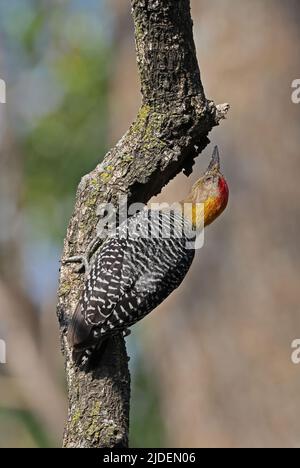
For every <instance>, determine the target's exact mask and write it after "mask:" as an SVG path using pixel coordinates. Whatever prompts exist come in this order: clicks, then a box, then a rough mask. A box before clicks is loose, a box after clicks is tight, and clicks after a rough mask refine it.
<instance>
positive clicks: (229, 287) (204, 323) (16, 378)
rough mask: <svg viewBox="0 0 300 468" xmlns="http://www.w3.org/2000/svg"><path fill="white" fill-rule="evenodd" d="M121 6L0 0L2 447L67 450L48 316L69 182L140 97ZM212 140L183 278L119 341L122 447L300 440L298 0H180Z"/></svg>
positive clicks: (113, 137) (122, 127)
mask: <svg viewBox="0 0 300 468" xmlns="http://www.w3.org/2000/svg"><path fill="white" fill-rule="evenodd" d="M129 3H130V2H129V0H109V1H108V0H106V1H105V0H52V1H50V0H10V1H9V2H8V1H4V0H0V78H1V79H3V80H5V81H6V86H7V94H6V101H7V102H6V104H0V339H2V340H5V342H6V347H7V349H6V351H7V363H6V364H0V447H49V446H50V447H55V446H60V445H61V437H62V431H63V424H64V419H65V416H66V392H65V381H64V371H63V361H62V357H61V355H60V345H59V339H58V327H57V323H56V316H55V305H56V290H57V282H58V269H59V257H60V254H61V250H62V241H63V237H64V234H65V231H66V227H67V223H68V220H69V217H70V215H71V213H72V206H73V203H74V197H75V190H76V187H77V184H78V182H79V180H80V178H81V176H82V175H84V174H85V173H87V172H89V171H90V170H91V169H92V168H94V166H95V165H96V164H97V163H98V162H99V161H101V159H102V158H103V156H104V155H105V152H106V150H108V149H109V147H110V146H112V145H113V144H115V143H116V141H117V140H118V139H119V138H120V137H121V136H122V134H123V133H124V132H125V131H126V129H127V128H128V126H129V124H130V123H131V122H132V120H133V119H134V117H135V115H136V112H137V109H138V107H139V104H140V93H139V82H138V76H137V68H136V62H135V51H134V38H133V25H132V21H131V17H130V4H129ZM191 4H192V16H193V20H194V34H195V41H196V47H197V52H198V57H199V61H200V67H201V75H202V81H203V84H204V87H205V91H206V95H207V97H208V98H212V99H214V100H215V101H216V102H219V103H222V102H230V104H231V106H232V109H231V111H230V114H229V117H228V119H227V121H226V122H224V123H222V125H221V126H220V127H219V128H216V129H214V130H213V132H212V133H211V139H212V144H211V146H210V147H208V148H207V149H206V150H205V152H204V154H203V157H202V158H199V161H198V162H197V164H196V165H195V168H194V172H193V175H192V176H191V177H190V179H187V178H186V177H185V176H184V175H182V174H181V175H179V176H178V177H177V178H176V179H174V180H173V181H172V182H171V183H170V184H169V185H168V187H167V188H165V189H164V190H163V192H162V193H161V194H160V196H159V197H158V198H159V200H164V201H175V200H177V199H179V197H183V196H184V195H185V193H186V191H187V190H188V188H189V187H190V185H191V183H193V182H194V181H195V180H196V178H197V177H198V176H199V174H200V172H201V170H202V168H204V167H205V166H206V165H207V162H208V157H209V155H210V153H211V149H212V146H213V144H219V146H220V149H221V154H222V164H223V172H224V173H225V174H226V176H227V178H228V181H229V185H230V189H231V198H230V204H229V206H228V209H227V211H226V213H225V214H224V215H223V216H222V217H221V219H220V220H218V221H217V222H216V223H215V224H214V225H213V226H212V227H210V228H209V229H208V230H207V232H206V239H205V246H204V248H203V249H202V250H200V251H199V252H198V253H197V257H196V260H195V262H194V264H193V267H192V269H191V271H190V272H189V274H188V277H187V279H186V280H185V282H184V283H183V285H182V287H181V288H180V289H179V290H178V291H177V292H175V293H174V294H172V296H171V297H170V298H169V299H168V300H167V301H166V302H165V303H164V304H163V305H162V306H161V307H160V308H159V309H157V310H156V311H155V312H153V313H152V314H151V316H150V317H147V318H146V319H145V320H143V321H142V323H140V324H138V325H136V326H135V327H134V333H132V334H131V336H130V337H129V338H128V339H127V343H128V350H129V354H130V355H131V361H130V366H131V372H132V381H133V391H132V403H131V434H130V438H131V446H132V447H166V446H169V447H193V446H194V447H203V446H204V447H278V446H280V447H288V446H289V447H299V446H300V397H299V395H300V365H299V366H297V365H294V364H292V362H291V342H292V341H293V340H294V339H295V338H300V310H299V308H300V306H299V280H300V269H299V261H300V251H299V244H298V242H299V232H300V205H299V199H300V184H299V181H298V177H299V173H300V158H299V155H300V153H299V146H300V132H299V125H300V105H296V104H293V103H292V101H291V93H292V90H291V83H292V81H293V80H294V79H297V78H300V56H299V45H300V28H299V21H300V4H299V1H297V0H286V1H285V2H282V1H280V0H265V1H264V2H262V1H261V0H252V1H251V2H249V1H247V0H242V1H241V0H192V1H191Z"/></svg>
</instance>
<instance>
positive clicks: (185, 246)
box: [66, 146, 229, 369]
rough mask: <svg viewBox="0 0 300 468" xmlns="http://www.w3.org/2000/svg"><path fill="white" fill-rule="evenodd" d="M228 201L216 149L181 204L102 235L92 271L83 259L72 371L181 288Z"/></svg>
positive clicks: (72, 331) (71, 336)
mask: <svg viewBox="0 0 300 468" xmlns="http://www.w3.org/2000/svg"><path fill="white" fill-rule="evenodd" d="M228 198H229V188H228V184H227V181H226V179H225V177H224V176H223V174H222V173H221V170H220V156H219V150H218V147H217V146H216V147H215V148H214V151H213V155H212V158H211V161H210V164H209V166H208V168H207V170H206V171H205V172H204V173H203V174H202V175H201V177H200V178H199V179H198V180H197V182H196V183H195V184H194V185H193V186H192V189H191V191H190V193H189V194H188V195H187V197H186V198H185V199H183V200H181V201H179V202H178V203H177V204H175V205H174V206H171V207H170V208H165V207H164V208H162V209H151V207H147V208H145V209H143V210H141V211H139V212H138V213H136V214H135V215H134V216H132V217H130V218H128V219H126V220H125V221H123V222H122V223H121V224H120V225H119V226H118V227H117V228H116V229H115V230H114V231H113V232H112V233H111V234H109V235H108V236H107V238H106V239H105V241H104V242H103V243H102V245H101V247H100V248H99V249H98V250H97V251H96V253H95V254H94V256H93V258H92V260H91V263H90V266H87V261H85V262H84V264H85V266H86V269H87V268H88V272H87V277H86V280H85V283H84V287H83V291H82V293H81V297H80V300H79V302H78V304H77V307H76V309H75V312H74V314H73V316H72V318H71V321H70V324H69V327H68V332H67V340H68V343H69V346H70V348H71V349H72V358H73V361H74V363H75V365H76V366H78V367H79V368H81V369H88V366H89V364H90V363H91V362H92V361H93V358H94V357H95V356H96V357H97V359H96V361H97V362H98V360H99V359H101V354H102V351H101V350H102V349H103V345H104V344H105V343H106V341H107V339H108V338H109V337H111V336H115V335H116V334H122V335H123V336H126V335H127V334H128V333H129V327H131V326H132V325H133V324H135V323H136V322H138V321H139V320H141V319H142V318H143V317H145V316H146V315H147V314H149V313H150V312H151V311H152V310H153V309H155V308H156V307H157V306H159V305H160V304H161V303H162V302H163V301H164V300H165V299H166V298H167V297H168V296H169V295H170V294H171V293H172V292H173V291H174V290H175V289H176V288H178V286H179V285H180V284H181V283H182V281H183V279H184V278H185V276H186V274H187V272H188V271H189V269H190V266H191V264H192V262H193V259H194V256H195V250H196V248H197V247H196V246H197V242H196V241H197V236H198V235H199V233H201V232H203V229H205V228H206V227H207V226H208V225H210V224H211V223H212V222H213V221H214V220H215V219H216V218H217V217H218V216H219V215H220V214H221V213H222V212H223V211H224V210H225V208H226V206H227V203H228ZM80 258H81V257H80ZM68 261H70V262H72V261H78V257H71V258H70V259H67V260H66V262H68Z"/></svg>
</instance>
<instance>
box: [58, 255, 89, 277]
mask: <svg viewBox="0 0 300 468" xmlns="http://www.w3.org/2000/svg"><path fill="white" fill-rule="evenodd" d="M67 263H79V265H78V266H77V267H76V268H75V271H76V273H82V272H83V271H85V273H86V274H88V272H89V270H90V266H89V262H88V259H87V258H86V257H85V256H84V255H75V256H74V257H69V258H66V259H65V260H64V261H63V265H65V264H67Z"/></svg>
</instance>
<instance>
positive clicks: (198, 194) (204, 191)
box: [183, 146, 229, 227]
mask: <svg viewBox="0 0 300 468" xmlns="http://www.w3.org/2000/svg"><path fill="white" fill-rule="evenodd" d="M228 197H229V189H228V185H227V182H226V180H225V177H224V176H223V175H222V174H221V172H220V156H219V150H218V147H217V146H215V149H214V151H213V155H212V158H211V161H210V164H209V166H208V168H207V170H206V171H205V173H204V174H203V176H202V177H200V179H198V180H197V182H196V183H195V184H194V185H193V188H192V191H191V193H190V194H189V195H188V197H187V198H186V199H185V200H184V201H183V203H185V204H186V203H190V204H192V210H191V213H190V215H191V217H192V223H193V225H195V226H196V227H197V225H198V224H199V217H202V218H203V217H204V226H208V225H209V224H211V223H212V222H213V221H214V220H215V219H216V218H217V217H218V216H219V215H220V214H221V213H222V212H223V211H224V210H225V208H226V206H227V203H228ZM197 204H202V210H201V209H200V210H199V208H198V207H197ZM203 210H204V213H203Z"/></svg>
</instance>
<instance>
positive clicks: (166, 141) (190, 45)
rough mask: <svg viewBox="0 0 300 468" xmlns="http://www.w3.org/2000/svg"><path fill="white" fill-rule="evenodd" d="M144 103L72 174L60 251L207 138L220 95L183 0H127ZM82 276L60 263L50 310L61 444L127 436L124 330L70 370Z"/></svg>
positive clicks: (81, 247) (150, 191)
mask: <svg viewBox="0 0 300 468" xmlns="http://www.w3.org/2000/svg"><path fill="white" fill-rule="evenodd" d="M132 14H133V20H134V25H135V38H136V51H137V63H138V68H139V73H140V78H141V91H142V105H141V108H140V111H139V113H138V115H137V118H136V120H135V122H134V123H133V124H132V125H131V127H130V128H129V130H128V132H127V133H126V134H125V135H124V136H123V138H122V139H121V140H120V141H119V142H118V143H117V145H116V146H115V147H114V148H113V149H111V150H110V151H109V152H108V153H107V155H106V156H105V158H104V161H103V162H102V163H101V164H99V165H98V166H97V167H96V168H95V169H94V170H93V171H92V172H91V173H90V174H88V175H86V176H84V177H83V179H82V181H81V183H80V184H79V187H78V191H77V195H76V203H75V210H74V214H73V216H72V218H71V221H70V224H69V228H68V231H67V235H66V238H65V242H64V252H63V256H62V260H63V259H65V258H66V257H68V256H70V255H74V254H78V253H80V252H84V251H85V248H86V246H87V245H88V243H89V241H90V239H91V238H92V237H93V236H94V235H95V228H96V224H97V215H96V211H97V206H98V205H99V204H102V203H107V202H113V203H116V202H117V200H118V197H119V195H124V194H127V196H128V201H129V203H133V202H137V201H138V202H147V201H148V200H149V198H150V197H151V196H153V195H155V194H157V193H159V192H160V190H161V189H162V187H163V186H164V185H165V184H166V183H167V182H168V181H169V180H170V179H171V178H173V177H174V176H175V175H176V174H178V173H179V172H180V171H181V170H186V172H187V173H189V172H190V171H191V167H192V164H193V160H194V158H195V156H197V155H198V154H199V153H200V152H201V150H202V149H203V148H204V147H205V146H206V145H207V144H208V143H209V140H208V138H207V135H208V133H209V132H210V130H211V129H212V128H213V127H214V126H216V125H218V123H219V121H220V120H221V119H222V118H224V117H225V115H226V113H227V111H228V105H227V104H224V105H220V106H215V104H214V103H213V102H212V101H207V100H206V98H205V95H204V91H203V87H202V83H201V79H200V72H199V68H198V64H197V58H196V52H195V46H194V41H193V35H192V20H191V16H190V4H189V0H177V1H176V4H175V5H174V1H173V0H159V1H158V0H132ZM83 281H84V276H83V275H82V274H77V273H75V272H74V267H73V266H70V265H66V266H63V267H62V268H61V277H60V286H59V302H58V318H59V322H60V326H61V336H62V348H63V352H64V355H65V358H66V373H67V381H68V392H69V414H68V421H67V424H66V429H65V435H64V446H65V447H126V446H127V445H128V426H129V398H130V376H129V371H128V357H127V354H126V348H125V343H124V339H123V338H121V337H116V338H114V339H113V340H112V341H111V342H110V344H109V346H108V347H107V348H106V351H105V355H104V356H103V359H102V360H101V364H100V365H99V367H97V368H96V369H94V370H93V372H90V373H85V372H81V371H78V370H76V369H75V368H74V367H73V365H72V361H71V358H70V350H69V349H68V346H67V343H66V338H65V334H66V329H67V325H68V322H69V318H70V316H71V314H72V313H73V311H74V309H75V306H76V303H77V301H78V299H79V296H80V291H81V290H82V286H83Z"/></svg>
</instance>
